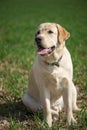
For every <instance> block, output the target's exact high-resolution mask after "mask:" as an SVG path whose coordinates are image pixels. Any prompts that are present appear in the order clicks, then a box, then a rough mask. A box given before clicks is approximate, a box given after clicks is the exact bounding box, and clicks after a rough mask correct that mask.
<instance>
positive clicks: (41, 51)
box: [37, 45, 55, 56]
mask: <svg viewBox="0 0 87 130" xmlns="http://www.w3.org/2000/svg"><path fill="white" fill-rule="evenodd" d="M54 50H55V46H52V47H49V48H44V47H42V46H41V45H39V46H38V50H37V53H38V54H39V55H42V56H43V55H47V54H50V53H52V52H53V51H54Z"/></svg>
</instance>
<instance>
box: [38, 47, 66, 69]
mask: <svg viewBox="0 0 87 130" xmlns="http://www.w3.org/2000/svg"><path fill="white" fill-rule="evenodd" d="M63 52H64V48H62V49H58V48H56V49H55V50H54V52H53V53H52V54H49V55H47V56H40V59H41V61H42V62H44V63H45V64H47V65H51V66H52V65H53V66H54V65H56V66H58V67H59V65H60V62H61V60H62V57H63Z"/></svg>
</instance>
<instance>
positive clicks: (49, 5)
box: [0, 0, 87, 130]
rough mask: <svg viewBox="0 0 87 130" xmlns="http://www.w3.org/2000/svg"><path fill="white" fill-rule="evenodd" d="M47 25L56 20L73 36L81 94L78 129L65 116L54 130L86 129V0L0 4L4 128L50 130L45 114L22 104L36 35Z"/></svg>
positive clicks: (0, 117) (0, 119) (0, 118)
mask: <svg viewBox="0 0 87 130" xmlns="http://www.w3.org/2000/svg"><path fill="white" fill-rule="evenodd" d="M43 22H55V23H59V24H60V25H62V26H63V27H65V28H66V29H67V30H68V31H69V32H70V34H71V37H70V39H69V40H68V41H67V43H66V46H67V48H68V49H69V51H70V53H71V56H72V60H73V65H74V82H75V84H76V86H77V90H78V106H79V107H81V112H78V113H76V114H75V117H76V118H77V122H78V123H77V125H75V126H70V128H67V126H66V123H65V119H64V113H60V118H59V121H58V122H57V123H55V124H53V127H52V128H51V129H50V130H59V128H60V130H67V129H69V130H74V129H75V130H87V1H86V0H83V1H82V0H73V1H70V0H66V1H65V0H46V1H45V0H43V1H42V0H36V1H34V0H0V130H49V128H48V127H47V125H46V124H45V122H43V117H42V112H37V113H31V112H29V111H28V110H27V109H26V108H25V107H24V105H23V104H22V102H21V97H22V95H23V93H24V91H25V90H26V88H27V84H28V74H29V72H30V69H31V67H32V64H33V62H34V59H35V56H36V51H35V50H36V48H35V46H34V35H35V31H36V30H37V27H38V25H39V24H40V23H43Z"/></svg>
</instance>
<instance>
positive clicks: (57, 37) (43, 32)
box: [35, 23, 70, 56]
mask: <svg viewBox="0 0 87 130" xmlns="http://www.w3.org/2000/svg"><path fill="white" fill-rule="evenodd" d="M69 36H70V33H69V32H67V31H66V30H65V29H64V28H63V27H61V26H60V25H59V24H55V23H43V24H41V25H40V26H39V29H38V31H37V33H36V35H35V44H36V45H37V48H38V49H37V53H38V54H39V55H41V56H44V55H48V54H51V53H53V52H54V50H55V49H56V48H59V47H60V46H61V45H63V46H64V43H65V40H67V39H68V38H69Z"/></svg>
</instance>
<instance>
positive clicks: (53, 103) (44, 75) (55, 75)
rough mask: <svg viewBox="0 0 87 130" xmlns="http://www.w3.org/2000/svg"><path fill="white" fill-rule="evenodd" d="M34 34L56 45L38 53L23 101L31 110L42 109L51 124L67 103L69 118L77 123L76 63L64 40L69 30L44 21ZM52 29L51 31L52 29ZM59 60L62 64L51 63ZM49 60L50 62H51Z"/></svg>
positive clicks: (44, 44)
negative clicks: (47, 52) (49, 51)
mask: <svg viewBox="0 0 87 130" xmlns="http://www.w3.org/2000/svg"><path fill="white" fill-rule="evenodd" d="M38 30H39V32H38V33H37V34H36V36H35V37H40V38H41V45H42V46H43V47H44V48H50V47H51V46H55V50H53V52H52V53H50V54H46V55H39V54H38V55H37V57H36V60H35V63H34V65H33V67H32V70H31V73H30V79H29V87H28V89H27V91H26V93H25V94H24V96H23V99H22V100H23V103H24V104H25V105H26V106H27V107H28V108H29V109H31V110H32V111H37V110H38V109H43V113H44V117H45V119H46V122H47V123H48V125H49V127H51V126H52V122H53V121H55V120H57V118H58V113H59V111H60V110H62V108H63V107H64V109H65V112H66V118H67V122H68V124H69V125H70V124H71V122H72V123H75V122H76V120H75V119H74V117H73V110H78V107H77V105H76V100H77V91H76V88H75V86H74V83H73V81H72V78H73V67H72V61H71V56H70V53H69V51H68V50H67V48H66V46H65V41H66V40H67V39H68V38H69V36H70V34H69V33H68V32H67V31H66V30H65V29H64V28H63V27H61V26H60V25H59V24H55V23H44V24H41V25H40V26H39V29H38ZM49 30H51V31H52V33H49ZM61 56H62V58H61V60H60V61H59V67H58V66H56V65H52V63H54V62H57V61H58V59H59V58H60V57H61ZM48 63H49V64H48Z"/></svg>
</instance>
